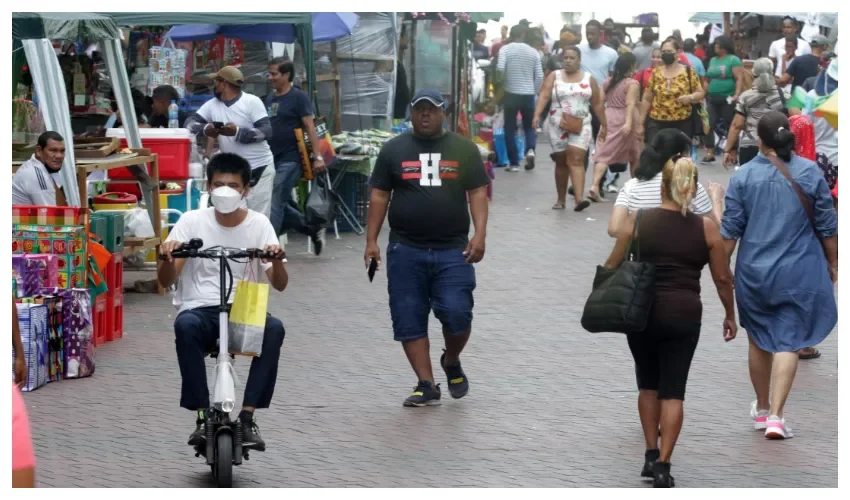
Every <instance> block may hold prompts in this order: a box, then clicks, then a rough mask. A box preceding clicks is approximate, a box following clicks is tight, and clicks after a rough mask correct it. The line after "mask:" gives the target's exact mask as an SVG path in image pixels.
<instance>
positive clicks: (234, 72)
mask: <svg viewBox="0 0 850 500" xmlns="http://www.w3.org/2000/svg"><path fill="white" fill-rule="evenodd" d="M210 78H212V79H213V80H215V79H216V78H221V79H222V80H224V81H225V82H227V83H229V84H231V85H236V86H237V87H241V86H242V85H243V84H244V83H245V77H244V76H242V72H241V71H239V70H238V69H236V68H234V67H233V66H225V67H223V68H221V69H220V70H219V71H218V73H212V74H211V75H210Z"/></svg>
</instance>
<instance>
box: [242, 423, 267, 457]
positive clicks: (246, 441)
mask: <svg viewBox="0 0 850 500" xmlns="http://www.w3.org/2000/svg"><path fill="white" fill-rule="evenodd" d="M240 420H241V419H240ZM241 422H242V446H246V447H249V448H250V449H252V450H257V451H266V442H265V441H263V438H262V437H261V436H260V428H259V427H257V419H253V418H252V419H251V420H248V421H246V420H241Z"/></svg>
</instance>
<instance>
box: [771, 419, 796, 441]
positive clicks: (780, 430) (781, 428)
mask: <svg viewBox="0 0 850 500" xmlns="http://www.w3.org/2000/svg"><path fill="white" fill-rule="evenodd" d="M764 437H766V438H767V439H790V438H792V437H794V433H793V432H791V426H789V425H788V424H786V423H785V419H784V418H779V417H777V416H776V415H771V416H769V417H767V423H766V430H765V431H764Z"/></svg>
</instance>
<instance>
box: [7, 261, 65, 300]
mask: <svg viewBox="0 0 850 500" xmlns="http://www.w3.org/2000/svg"><path fill="white" fill-rule="evenodd" d="M12 277H13V278H14V280H15V284H16V290H17V293H18V295H17V297H18V298H21V297H29V296H32V295H34V294H35V292H36V290H38V289H39V288H45V287H58V286H59V258H58V257H57V256H56V255H50V254H23V255H13V256H12Z"/></svg>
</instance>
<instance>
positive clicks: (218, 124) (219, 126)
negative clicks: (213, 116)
mask: <svg viewBox="0 0 850 500" xmlns="http://www.w3.org/2000/svg"><path fill="white" fill-rule="evenodd" d="M212 126H213V127H215V129H216V130H221V129H223V128H224V123H223V122H212Z"/></svg>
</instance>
